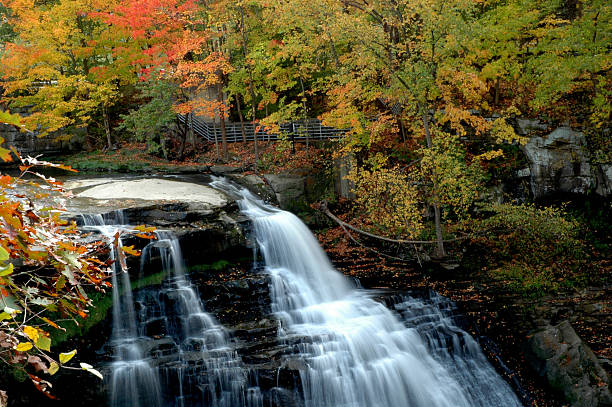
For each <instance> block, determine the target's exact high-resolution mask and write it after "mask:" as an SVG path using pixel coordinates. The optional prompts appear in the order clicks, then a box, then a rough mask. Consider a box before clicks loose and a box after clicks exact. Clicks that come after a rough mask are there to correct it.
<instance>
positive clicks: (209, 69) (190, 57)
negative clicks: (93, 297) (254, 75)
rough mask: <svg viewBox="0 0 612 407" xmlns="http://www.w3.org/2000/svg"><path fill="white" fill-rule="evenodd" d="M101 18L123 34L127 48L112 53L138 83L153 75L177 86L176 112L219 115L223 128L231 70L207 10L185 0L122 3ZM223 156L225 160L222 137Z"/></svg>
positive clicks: (225, 150) (224, 142) (174, 95)
mask: <svg viewBox="0 0 612 407" xmlns="http://www.w3.org/2000/svg"><path fill="white" fill-rule="evenodd" d="M104 19H105V21H106V22H107V23H108V24H109V25H111V26H113V27H118V28H119V29H120V30H123V33H124V35H125V40H124V42H126V43H128V44H130V45H129V46H117V47H116V48H115V51H114V53H115V54H116V55H121V57H122V58H123V59H125V60H126V61H130V62H129V64H130V65H131V66H132V67H133V68H134V70H135V72H136V73H137V74H138V75H140V76H141V77H142V78H143V80H147V78H148V75H150V74H151V73H156V74H157V75H159V76H158V77H159V78H161V79H163V80H166V81H170V82H172V83H174V84H176V88H175V89H176V92H175V93H174V94H173V95H172V97H173V99H174V103H173V110H174V112H175V113H179V114H183V115H187V116H188V115H190V114H203V115H207V116H214V115H218V116H219V117H220V119H221V123H222V125H224V123H225V122H224V120H225V118H226V117H227V112H228V110H229V109H228V107H227V105H226V103H225V101H224V100H223V96H222V92H221V89H222V85H223V80H224V77H225V76H226V75H227V74H228V73H229V72H231V70H232V67H231V65H230V63H229V60H228V58H227V57H226V56H225V54H224V53H223V50H222V47H221V45H220V44H221V42H222V33H220V32H218V30H217V29H216V27H215V26H214V24H213V22H212V21H211V20H210V16H209V13H208V12H207V6H206V5H200V4H199V3H197V2H194V1H189V0H188V1H181V0H163V1H157V0H147V1H141V2H134V1H131V0H126V1H123V2H121V3H120V4H119V5H118V6H117V7H115V8H114V9H113V11H112V12H109V13H107V14H106V15H105V16H104ZM209 88H215V89H216V90H217V98H215V99H211V98H208V97H207V95H206V93H207V90H208V89H209ZM219 92H221V93H220V94H221V96H220V97H219ZM223 151H224V155H225V156H226V158H227V142H226V137H225V132H223Z"/></svg>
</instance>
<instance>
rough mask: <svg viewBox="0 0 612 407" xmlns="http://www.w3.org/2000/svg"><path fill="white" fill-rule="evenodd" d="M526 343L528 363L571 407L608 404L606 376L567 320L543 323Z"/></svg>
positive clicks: (610, 403)
mask: <svg viewBox="0 0 612 407" xmlns="http://www.w3.org/2000/svg"><path fill="white" fill-rule="evenodd" d="M527 346H528V349H527V355H528V360H529V362H530V363H531V364H532V366H533V367H534V368H535V369H536V370H537V371H538V372H539V374H540V375H542V376H544V377H545V378H546V379H547V381H548V383H549V384H550V385H551V386H552V387H553V388H554V389H556V390H558V391H560V392H562V393H563V394H564V395H565V397H566V399H567V400H568V401H569V402H570V403H571V406H572V407H603V406H612V394H611V393H610V378H609V377H608V375H607V373H606V371H605V370H604V369H603V368H602V366H601V364H600V363H599V361H598V359H597V357H596V356H595V355H594V354H593V352H592V351H591V349H589V347H588V346H587V345H586V344H585V343H584V342H583V341H582V340H581V339H580V338H579V337H578V335H577V334H576V332H575V331H574V329H573V328H572V326H571V325H570V323H569V322H567V321H564V322H562V323H560V324H558V325H556V326H551V325H548V326H546V327H545V328H544V329H542V330H540V331H538V332H536V333H535V334H534V335H533V336H532V337H531V338H530V340H529V342H528V344H527Z"/></svg>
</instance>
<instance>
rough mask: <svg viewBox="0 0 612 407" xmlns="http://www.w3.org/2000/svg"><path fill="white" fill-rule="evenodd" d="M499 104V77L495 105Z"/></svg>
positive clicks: (496, 83)
mask: <svg viewBox="0 0 612 407" xmlns="http://www.w3.org/2000/svg"><path fill="white" fill-rule="evenodd" d="M497 106H499V78H497V79H495V107H497Z"/></svg>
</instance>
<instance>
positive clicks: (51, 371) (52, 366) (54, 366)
mask: <svg viewBox="0 0 612 407" xmlns="http://www.w3.org/2000/svg"><path fill="white" fill-rule="evenodd" d="M58 370H59V365H58V364H57V363H55V362H51V364H50V365H49V374H50V375H51V376H53V375H54V374H56V373H57V371H58Z"/></svg>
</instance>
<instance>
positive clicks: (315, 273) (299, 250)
mask: <svg viewBox="0 0 612 407" xmlns="http://www.w3.org/2000/svg"><path fill="white" fill-rule="evenodd" d="M213 186H216V187H218V188H219V189H223V190H225V191H228V192H230V193H233V194H237V195H239V196H240V197H241V199H240V200H239V205H240V207H241V209H242V211H243V213H245V214H246V215H247V216H249V217H250V219H251V220H252V222H253V227H254V232H255V237H256V239H257V243H258V246H259V248H260V250H261V252H262V254H263V258H264V260H265V269H266V271H267V273H269V275H270V276H271V280H272V283H271V296H272V303H273V304H272V307H273V311H274V312H275V313H276V315H277V316H278V317H279V319H280V320H281V327H280V329H279V335H280V336H281V337H282V338H284V339H285V341H286V343H287V344H293V346H294V348H295V357H296V358H301V359H303V360H304V361H305V364H306V367H305V368H304V369H303V370H302V371H301V373H300V375H301V381H302V388H303V394H304V400H305V405H306V406H312V407H327V406H329V407H341V406H342V407H349V406H350V407H358V406H359V407H370V406H376V407H400V406H412V407H435V406H449V407H450V406H452V407H464V406H465V407H467V406H482V407H494V406H499V407H512V406H520V405H521V403H520V402H519V401H518V399H517V397H516V396H515V394H514V393H513V391H512V390H511V389H510V387H509V386H508V384H507V383H506V382H504V380H503V379H501V377H500V376H499V375H498V374H497V373H496V372H495V370H494V369H493V368H492V367H491V365H490V364H489V363H488V361H487V360H486V358H485V357H484V355H483V354H482V352H481V350H480V349H479V347H478V345H477V343H476V342H475V341H474V340H473V339H472V338H471V337H469V335H468V334H467V333H465V332H464V331H462V330H460V329H459V328H458V327H456V326H453V325H451V324H450V322H449V320H448V319H444V318H439V319H438V320H435V319H433V320H431V321H430V322H428V323H429V324H430V325H432V327H433V328H434V330H436V331H445V335H446V336H444V338H445V340H448V341H450V342H451V343H452V346H451V347H450V350H449V346H448V343H442V340H441V338H442V337H443V336H442V335H438V334H436V335H433V334H429V336H428V333H427V331H426V330H425V329H424V327H425V326H422V325H421V326H419V325H415V324H414V320H413V319H412V318H411V317H410V315H411V314H410V308H413V309H414V308H419V307H422V308H427V306H426V305H425V304H424V303H422V302H421V303H420V304H421V305H417V304H418V303H419V300H413V302H408V301H406V302H403V303H402V304H404V305H398V309H399V310H401V311H402V312H403V313H404V317H405V319H406V322H403V321H402V320H400V318H398V315H397V313H395V312H393V311H391V310H389V309H388V308H386V307H385V306H384V305H382V304H381V303H379V302H376V301H374V300H373V299H372V298H371V297H370V296H369V295H368V293H367V292H366V291H365V290H358V289H355V288H354V287H353V286H352V285H351V283H350V282H349V280H348V279H346V278H345V277H343V276H342V275H341V274H340V273H339V272H337V271H336V270H334V268H333V266H332V265H331V263H330V261H329V259H328V258H327V256H326V255H325V253H324V252H323V250H322V249H321V248H320V246H319V244H318V242H317V241H316V239H315V238H314V236H313V235H312V233H311V232H310V231H309V230H308V228H307V227H306V226H305V225H304V224H303V223H302V222H301V221H300V220H299V219H298V218H297V217H295V216H294V215H292V214H291V213H289V212H285V211H281V210H278V209H276V208H274V207H271V206H269V205H266V204H264V203H263V202H262V201H260V200H258V199H257V198H255V197H254V196H253V195H252V194H250V193H249V192H248V191H246V190H244V189H242V190H241V189H238V188H236V187H234V186H232V185H229V184H227V183H225V182H223V181H215V182H214V183H213ZM430 307H431V308H432V309H435V306H434V305H431V306H430ZM429 313H430V314H435V312H434V311H431V312H429ZM416 315H418V313H416ZM415 317H416V316H415ZM417 328H420V329H417Z"/></svg>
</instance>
